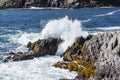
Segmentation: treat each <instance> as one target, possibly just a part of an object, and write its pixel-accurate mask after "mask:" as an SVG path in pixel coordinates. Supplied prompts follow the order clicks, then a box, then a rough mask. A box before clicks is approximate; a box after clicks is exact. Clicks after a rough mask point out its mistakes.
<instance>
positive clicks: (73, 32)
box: [9, 16, 88, 55]
mask: <svg viewBox="0 0 120 80" xmlns="http://www.w3.org/2000/svg"><path fill="white" fill-rule="evenodd" d="M87 35H88V32H86V31H83V29H82V23H81V21H80V20H71V19H69V17H68V16H65V17H64V18H60V19H55V20H50V21H48V23H47V24H46V25H45V26H44V28H43V30H42V32H41V33H26V32H25V33H24V32H20V33H19V34H17V35H12V36H10V39H9V41H11V42H12V43H19V44H21V45H24V46H25V45H27V43H28V42H34V41H36V40H38V39H45V38H48V37H56V38H61V39H62V40H64V42H63V43H62V44H61V45H60V46H59V49H58V52H57V55H60V54H61V53H63V52H64V51H65V50H66V49H67V47H68V46H70V45H71V44H72V43H73V42H74V40H75V39H76V38H77V37H79V36H83V37H86V36H87Z"/></svg>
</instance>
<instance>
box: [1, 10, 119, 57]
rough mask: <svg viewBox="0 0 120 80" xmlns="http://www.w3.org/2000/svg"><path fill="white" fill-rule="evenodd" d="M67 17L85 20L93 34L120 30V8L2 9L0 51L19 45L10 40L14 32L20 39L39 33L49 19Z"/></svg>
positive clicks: (83, 23)
mask: <svg viewBox="0 0 120 80" xmlns="http://www.w3.org/2000/svg"><path fill="white" fill-rule="evenodd" d="M65 16H68V17H69V18H70V19H72V20H75V19H77V20H80V21H82V25H83V29H84V30H86V31H88V32H90V33H93V32H103V31H111V30H118V29H120V8H92V9H89V8H86V9H59V10H55V9H54V10H45V9H43V10H38V9H37V10H32V9H23V10H22V9H21V10H0V54H1V55H2V54H5V53H7V52H9V51H12V50H13V51H14V50H15V49H16V48H17V47H18V46H19V45H20V44H17V43H14V41H13V42H11V40H10V38H11V37H13V36H14V35H16V36H17V38H19V34H22V33H25V32H26V33H40V32H41V31H42V29H43V27H44V26H45V24H47V22H48V21H49V20H54V19H56V20H57V19H59V18H63V17H65ZM17 34H18V35H17ZM13 40H14V37H13Z"/></svg>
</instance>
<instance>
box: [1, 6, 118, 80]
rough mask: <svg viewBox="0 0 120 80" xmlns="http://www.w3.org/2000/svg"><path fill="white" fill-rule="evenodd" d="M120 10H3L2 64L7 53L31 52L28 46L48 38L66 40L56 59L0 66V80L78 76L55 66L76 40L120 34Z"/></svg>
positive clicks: (33, 79) (36, 79)
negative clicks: (106, 32) (115, 32)
mask: <svg viewBox="0 0 120 80" xmlns="http://www.w3.org/2000/svg"><path fill="white" fill-rule="evenodd" d="M119 17H120V8H119V7H118V8H86V9H85V8H82V9H16V10H0V60H2V59H3V58H4V57H5V56H6V55H7V53H9V52H11V51H14V52H17V51H22V52H27V51H28V49H27V48H26V45H27V43H28V42H29V41H30V42H34V41H36V40H38V39H44V38H48V37H57V38H61V39H63V40H64V43H62V44H61V45H60V46H59V49H58V51H57V53H56V55H55V56H45V57H40V58H37V59H34V60H28V61H21V62H10V63H0V80H26V79H28V80H58V79H60V78H71V79H72V78H74V77H75V76H76V75H77V73H76V72H69V71H67V70H62V69H56V68H54V67H52V65H53V64H54V63H56V62H58V61H61V60H62V59H61V58H60V57H59V55H60V54H62V53H63V52H64V51H65V50H66V48H67V47H68V46H70V45H71V44H72V43H73V42H74V40H75V39H76V38H77V37H79V36H83V37H86V36H87V35H89V34H98V33H102V32H105V31H114V30H120V18H119Z"/></svg>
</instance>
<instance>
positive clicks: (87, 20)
mask: <svg viewBox="0 0 120 80" xmlns="http://www.w3.org/2000/svg"><path fill="white" fill-rule="evenodd" d="M91 20H92V19H86V20H83V21H82V22H89V21H91Z"/></svg>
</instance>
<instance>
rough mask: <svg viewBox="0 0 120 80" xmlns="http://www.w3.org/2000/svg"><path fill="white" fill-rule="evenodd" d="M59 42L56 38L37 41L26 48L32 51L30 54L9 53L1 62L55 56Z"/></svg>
mask: <svg viewBox="0 0 120 80" xmlns="http://www.w3.org/2000/svg"><path fill="white" fill-rule="evenodd" d="M61 41H62V40H61V39H57V38H48V39H42V40H38V41H36V42H34V43H31V42H29V43H28V45H27V47H28V48H29V49H30V50H32V52H27V53H22V52H17V53H14V52H10V53H9V54H8V56H7V57H6V58H5V59H4V60H3V62H9V61H21V60H29V59H33V58H36V57H40V56H45V55H55V53H56V52H57V49H58V45H59V44H60V43H61Z"/></svg>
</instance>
